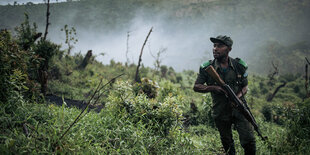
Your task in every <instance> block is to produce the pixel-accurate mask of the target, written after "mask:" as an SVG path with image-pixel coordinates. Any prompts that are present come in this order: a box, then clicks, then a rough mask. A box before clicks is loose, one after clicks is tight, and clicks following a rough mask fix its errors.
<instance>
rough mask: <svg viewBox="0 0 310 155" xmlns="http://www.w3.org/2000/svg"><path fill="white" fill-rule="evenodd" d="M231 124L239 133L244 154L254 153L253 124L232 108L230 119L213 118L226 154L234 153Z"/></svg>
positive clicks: (231, 154)
mask: <svg viewBox="0 0 310 155" xmlns="http://www.w3.org/2000/svg"><path fill="white" fill-rule="evenodd" d="M233 124H234V128H235V129H236V130H237V132H238V134H239V140H240V143H241V146H242V147H243V149H244V154H245V155H255V152H256V144H255V137H254V130H253V126H252V125H251V124H250V122H248V121H247V120H246V119H245V118H244V116H243V115H242V114H240V113H239V112H238V111H237V110H235V109H234V110H232V116H231V118H230V119H220V118H216V119H215V125H216V127H217V129H218V131H219V133H220V136H221V141H222V144H223V147H224V150H225V152H226V154H229V155H234V154H236V151H235V146H234V140H233V137H232V125H233Z"/></svg>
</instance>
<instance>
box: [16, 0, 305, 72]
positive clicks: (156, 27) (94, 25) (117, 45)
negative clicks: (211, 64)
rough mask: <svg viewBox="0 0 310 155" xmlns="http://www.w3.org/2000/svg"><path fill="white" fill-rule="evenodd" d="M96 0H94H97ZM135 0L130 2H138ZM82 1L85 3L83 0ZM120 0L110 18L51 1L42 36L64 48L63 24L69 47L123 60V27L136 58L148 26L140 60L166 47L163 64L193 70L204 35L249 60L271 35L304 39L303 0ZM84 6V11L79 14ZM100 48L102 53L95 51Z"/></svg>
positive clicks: (205, 44)
mask: <svg viewBox="0 0 310 155" xmlns="http://www.w3.org/2000/svg"><path fill="white" fill-rule="evenodd" d="M137 1H138V0H137ZM89 2H91V0H89ZM97 2H98V5H100V2H101V1H97ZM138 2H139V3H138ZM138 2H137V4H132V5H133V6H137V5H142V4H143V3H142V2H140V1H138ZM76 3H77V2H76ZM82 3H84V4H87V3H88V1H82ZM124 3H126V2H125V1H121V2H120V3H117V2H111V5H112V4H113V6H111V7H112V8H111V10H112V11H113V9H115V10H116V12H109V13H108V18H110V20H107V19H106V18H103V17H102V16H101V15H102V14H99V13H100V12H103V11H105V10H104V9H103V10H98V8H97V7H96V6H87V7H86V6H85V8H84V9H86V10H87V11H84V12H81V10H79V9H71V10H67V12H65V13H63V14H61V15H60V14H59V13H58V12H57V11H55V10H56V6H51V23H52V25H51V26H50V31H49V34H48V37H49V38H51V40H52V41H54V42H56V43H62V45H63V48H67V46H66V45H65V44H64V42H65V34H64V32H61V31H60V29H61V28H62V27H63V26H64V25H65V24H67V25H68V26H69V27H71V26H72V27H75V28H76V30H77V36H76V38H77V39H78V40H79V41H78V42H77V44H75V45H74V49H73V51H74V52H75V53H76V52H81V53H83V54H85V53H86V51H87V50H90V49H92V50H93V52H94V54H95V55H98V56H97V59H98V60H99V61H102V62H103V63H104V64H108V63H109V62H110V60H111V59H113V60H115V61H120V62H125V61H126V50H127V33H128V32H129V34H130V36H129V42H128V45H129V46H128V49H129V50H128V52H129V53H128V57H129V60H130V62H131V63H137V61H138V56H139V53H140V50H141V47H142V44H143V42H144V40H145V38H146V35H147V33H148V32H149V30H150V28H151V27H153V32H152V34H151V35H150V37H149V40H148V42H147V45H146V46H145V48H144V54H143V57H142V63H143V64H144V65H145V66H150V67H153V62H154V58H153V57H152V56H151V54H150V52H152V53H153V55H155V54H156V53H157V52H158V51H159V50H160V49H162V48H167V51H166V52H165V53H164V54H163V65H168V66H172V67H173V68H175V69H176V70H177V71H182V70H187V69H193V70H195V71H198V68H199V65H200V64H201V63H202V62H204V61H207V60H209V59H213V56H212V43H211V42H210V40H209V38H210V37H216V36H217V35H228V36H231V38H232V39H233V41H234V44H233V49H232V52H231V53H230V56H232V57H240V58H242V59H244V60H245V61H246V62H248V63H249V64H250V65H251V61H250V60H251V59H253V54H255V52H257V51H259V50H260V49H258V48H259V47H260V46H262V45H263V44H264V43H266V42H268V41H274V40H275V41H277V42H279V43H281V44H284V45H285V44H292V43H296V42H300V41H306V42H307V44H309V41H308V39H307V38H309V37H310V32H309V31H308V27H309V26H310V21H309V19H310V18H309V15H310V11H309V10H310V9H309V6H310V5H309V1H298V2H297V1H296V2H295V1H289V0H275V1H268V0H261V1H258V0H257V1H256V0H251V1H245V0H238V1H227V0H200V1H199V3H198V1H195V0H192V1H174V0H171V1H167V2H166V1H162V2H161V3H154V5H155V4H156V6H153V7H148V6H146V7H136V9H134V10H130V9H129V11H128V9H127V10H125V11H123V10H122V8H126V7H124V6H123V7H119V6H118V5H125V6H126V5H127V4H124ZM151 4H153V3H150V6H152V5H151ZM291 6H296V8H294V7H293V8H292V7H291ZM113 7H114V8H113ZM300 7H301V8H300ZM122 11H123V12H122ZM126 11H127V12H126ZM85 12H87V15H85V14H82V13H85ZM305 12H306V13H305ZM110 13H111V14H110ZM21 16H22V15H21ZM123 16H125V17H123ZM30 17H31V15H30ZM42 18H44V13H42ZM34 21H35V20H34ZM80 21H84V22H80ZM85 21H87V22H85ZM109 21H112V23H111V22H110V23H109ZM36 22H37V23H38V25H39V30H41V31H43V30H44V29H43V28H44V20H43V21H41V22H38V21H36ZM106 25H110V26H106ZM111 25H112V26H111ZM100 53H105V55H104V56H99V54H100Z"/></svg>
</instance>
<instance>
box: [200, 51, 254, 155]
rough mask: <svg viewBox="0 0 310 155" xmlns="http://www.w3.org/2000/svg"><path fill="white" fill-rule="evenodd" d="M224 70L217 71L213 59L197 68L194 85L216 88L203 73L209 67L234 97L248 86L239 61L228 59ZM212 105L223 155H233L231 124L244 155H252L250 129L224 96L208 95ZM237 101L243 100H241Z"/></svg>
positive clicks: (218, 69)
mask: <svg viewBox="0 0 310 155" xmlns="http://www.w3.org/2000/svg"><path fill="white" fill-rule="evenodd" d="M228 59H229V60H228V67H227V68H226V69H223V68H221V66H220V64H219V62H218V61H217V59H214V60H210V61H207V62H205V63H203V64H202V65H201V66H200V70H199V74H198V77H197V80H196V82H195V83H196V84H205V83H206V84H207V85H209V86H211V85H218V84H217V83H216V82H215V80H214V79H213V78H212V77H210V76H209V75H208V73H207V72H206V71H205V69H206V68H207V67H208V66H209V65H212V66H213V67H214V69H215V70H216V71H217V73H218V74H219V75H220V77H221V78H222V79H223V80H224V82H225V83H226V84H228V85H229V86H230V87H231V88H232V89H233V91H234V92H235V93H236V94H237V93H238V92H240V91H241V89H242V88H243V87H245V86H247V84H248V80H247V72H246V70H247V65H246V63H245V62H244V61H243V60H241V59H239V58H236V59H233V58H231V57H229V58H228ZM211 96H212V101H213V111H212V116H213V118H214V120H215V124H216V127H217V128H218V130H219V133H220V136H221V141H222V144H223V146H224V149H225V151H226V152H227V153H228V154H235V148H234V141H233V139H232V131H231V128H232V124H234V126H235V128H236V130H237V131H238V134H239V139H240V142H241V145H242V147H243V148H244V150H245V154H255V150H256V148H255V138H254V133H253V127H252V125H251V124H250V123H249V122H248V121H247V120H246V119H245V118H244V116H243V115H242V114H241V113H239V111H238V110H237V109H235V108H233V107H232V104H231V103H230V102H229V100H228V99H227V97H225V94H219V93H215V92H211ZM241 100H244V98H243V97H242V98H241Z"/></svg>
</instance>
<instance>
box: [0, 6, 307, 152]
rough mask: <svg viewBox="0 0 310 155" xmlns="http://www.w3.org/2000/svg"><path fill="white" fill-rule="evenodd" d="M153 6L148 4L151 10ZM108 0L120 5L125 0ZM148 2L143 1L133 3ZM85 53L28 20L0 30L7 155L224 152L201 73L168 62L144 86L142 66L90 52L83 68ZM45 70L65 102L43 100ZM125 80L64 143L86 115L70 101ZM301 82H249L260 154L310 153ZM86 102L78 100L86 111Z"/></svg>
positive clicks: (278, 48)
mask: <svg viewBox="0 0 310 155" xmlns="http://www.w3.org/2000/svg"><path fill="white" fill-rule="evenodd" d="M85 2H86V1H81V2H78V3H74V4H73V3H68V4H67V5H73V6H75V5H78V4H80V3H85ZM95 2H96V1H92V3H95ZM155 2H156V1H149V2H148V3H146V4H145V5H146V6H147V7H151V6H152V4H154V3H155ZM106 3H111V4H109V5H115V6H119V5H121V4H118V3H120V1H113V2H112V1H106ZM214 3H216V2H214ZM104 4H105V3H104ZM142 4H144V3H142V1H137V2H136V3H135V5H134V6H139V5H142ZM55 5H59V4H55ZM59 6H60V5H59ZM10 7H11V6H10ZM20 7H23V6H20ZM197 7H198V6H197ZM110 11H112V12H113V10H110ZM114 13H115V14H117V12H114ZM128 16H130V14H128ZM115 22H118V21H115ZM69 48H70V47H69ZM268 49H269V50H273V51H275V52H273V54H274V55H273V56H274V57H277V55H281V54H282V53H287V54H289V53H293V54H292V55H293V56H299V57H298V58H299V59H298V60H299V61H300V60H301V57H304V56H305V55H306V54H307V52H309V51H308V50H309V47H307V46H304V44H298V45H292V46H289V47H284V46H282V45H279V44H277V43H270V48H268ZM69 50H70V49H69ZM267 51H268V50H267ZM292 51H295V52H292ZM267 54H268V53H263V54H262V57H263V58H265V57H267V56H266V55H267ZM83 57H84V56H83V55H82V54H80V53H76V54H70V53H69V52H68V49H66V50H60V45H57V44H55V43H53V42H51V41H48V40H42V39H40V36H39V33H38V32H37V28H36V25H35V24H34V25H33V26H30V24H29V19H28V16H27V15H26V19H25V21H24V22H23V23H22V24H21V26H19V27H17V28H16V33H15V35H12V33H11V32H10V31H8V30H1V32H0V83H1V85H0V97H1V101H0V104H1V108H0V128H1V131H0V154H50V153H55V154H222V153H223V149H222V146H221V142H220V138H219V134H218V132H217V129H216V128H215V126H214V121H213V119H212V98H211V96H210V94H199V93H195V92H194V91H193V90H192V87H193V82H194V80H195V78H196V74H195V72H194V71H191V70H187V71H183V72H175V70H174V69H173V68H172V67H169V66H164V65H162V66H160V67H159V66H158V68H157V69H152V68H149V67H144V66H143V65H142V66H141V68H140V76H141V77H143V78H142V79H141V83H134V82H133V80H134V76H135V70H136V67H137V66H136V65H135V64H125V65H124V64H122V63H121V62H115V61H114V60H111V61H110V64H106V65H104V64H102V63H101V62H98V61H97V60H96V59H95V58H94V57H95V56H92V57H91V58H90V59H89V61H88V63H89V64H88V65H87V66H85V68H80V67H79V66H80V64H81V63H82V62H83ZM286 59H287V58H286V57H284V56H283V57H279V60H281V61H280V62H279V64H281V65H284V66H286V64H285V62H286V61H288V60H286ZM294 63H296V65H294V67H296V68H294V67H292V68H290V69H292V70H293V69H294V70H297V69H300V68H302V67H303V66H302V64H299V63H298V62H294ZM286 67H290V66H289V65H287V66H286ZM42 70H45V71H47V74H48V87H47V88H48V89H47V94H48V95H57V96H61V97H62V98H63V102H62V103H60V104H62V106H57V105H56V104H55V103H51V102H49V101H48V100H45V98H47V97H48V95H47V96H44V95H42V93H40V88H41V87H43V86H42V85H40V84H41V79H40V78H42V77H41V76H40V74H39V73H40V71H42ZM120 74H124V75H123V76H121V77H120V78H118V79H115V80H112V83H110V84H109V85H107V86H106V87H105V88H104V89H102V90H100V93H101V94H102V95H101V96H100V97H99V98H95V99H94V100H96V101H94V100H91V101H90V102H89V103H90V104H91V105H92V106H94V107H101V108H102V109H100V111H99V112H95V111H92V110H89V109H88V110H87V112H85V113H83V114H82V117H81V118H80V119H79V120H78V122H77V123H75V124H74V125H73V126H72V128H71V129H70V130H68V133H67V134H65V135H64V137H63V138H61V135H63V134H64V132H65V131H66V130H67V129H68V128H69V127H70V125H71V124H72V122H73V121H74V120H75V118H77V116H78V115H79V114H80V113H81V109H78V108H75V107H68V106H67V103H66V102H65V99H68V100H69V99H71V100H80V101H88V100H90V99H91V96H92V95H93V94H94V93H95V90H96V89H95V88H96V87H97V85H98V84H99V82H100V81H101V79H102V81H103V83H107V82H108V81H109V80H111V79H112V78H113V77H115V76H117V75H120ZM282 83H286V85H285V87H283V88H281V89H280V90H279V91H278V93H277V94H276V95H275V97H274V98H273V99H272V100H271V101H269V102H268V101H267V98H270V96H271V95H272V94H273V93H274V91H275V89H276V87H278V86H279V85H281V84H282ZM304 84H305V80H304V78H303V77H302V76H301V75H299V74H282V75H279V74H276V75H274V76H272V77H271V76H269V77H266V76H261V75H255V74H251V75H250V76H249V91H248V94H247V101H248V105H249V107H250V108H251V109H252V113H253V115H254V116H255V118H256V120H257V122H258V125H259V127H260V129H261V131H262V133H263V135H267V136H268V142H262V141H261V140H260V139H259V138H258V137H257V152H258V154H309V153H310V152H309V149H308V148H309V144H310V141H309V134H310V133H309V131H310V129H309V127H310V111H309V108H310V107H309V105H310V100H309V98H306V90H305V88H304ZM85 106H86V105H85V103H81V107H85ZM233 135H234V139H235V140H236V150H237V152H238V154H242V153H243V150H242V147H241V145H240V142H239V140H238V138H237V136H238V135H237V133H236V131H235V130H233Z"/></svg>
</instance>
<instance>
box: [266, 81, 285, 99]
mask: <svg viewBox="0 0 310 155" xmlns="http://www.w3.org/2000/svg"><path fill="white" fill-rule="evenodd" d="M285 85H286V82H283V83H282V84H281V85H280V86H278V87H277V88H276V90H275V91H274V92H273V93H272V95H270V96H269V97H268V98H267V101H268V102H271V101H272V99H273V98H274V97H275V96H276V94H277V93H278V91H279V90H280V88H282V87H284V86H285Z"/></svg>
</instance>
